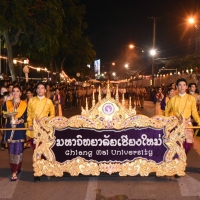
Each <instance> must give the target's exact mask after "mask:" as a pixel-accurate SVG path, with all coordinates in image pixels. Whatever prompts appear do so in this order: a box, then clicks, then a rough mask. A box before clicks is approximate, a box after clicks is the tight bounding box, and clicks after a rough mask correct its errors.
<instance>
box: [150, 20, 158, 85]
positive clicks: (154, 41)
mask: <svg viewBox="0 0 200 200" xmlns="http://www.w3.org/2000/svg"><path fill="white" fill-rule="evenodd" d="M149 18H150V19H153V47H152V50H154V51H155V45H156V20H157V19H160V17H149ZM154 65H155V54H154V55H153V54H152V68H151V75H152V86H153V87H154V85H155V84H154Z"/></svg>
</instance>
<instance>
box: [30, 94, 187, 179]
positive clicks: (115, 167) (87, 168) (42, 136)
mask: <svg viewBox="0 0 200 200" xmlns="http://www.w3.org/2000/svg"><path fill="white" fill-rule="evenodd" d="M106 103H109V104H112V105H113V107H114V113H113V114H112V115H109V116H107V115H106V114H105V113H103V111H102V106H103V105H104V104H106ZM83 113H84V114H82V115H76V116H73V117H71V118H69V119H67V118H65V117H55V118H53V119H48V118H43V119H42V120H40V122H35V123H34V137H35V142H36V149H35V151H34V155H33V167H34V172H35V173H34V175H35V176H42V175H47V176H57V177H61V176H63V173H64V172H68V173H69V174H70V175H71V176H78V175H79V174H83V175H94V176H99V175H100V173H101V172H105V173H108V174H112V173H116V172H117V173H119V175H120V176H127V175H129V176H136V175H138V174H139V175H141V176H148V175H149V174H150V173H152V172H155V173H156V175H157V176H172V175H175V174H178V175H179V176H184V175H185V172H184V171H185V168H186V155H185V151H184V149H183V146H182V143H183V141H184V140H185V134H184V128H185V125H184V124H185V122H184V119H183V118H181V119H177V118H176V117H169V118H167V117H164V116H154V117H152V118H149V117H147V116H144V115H136V113H135V112H134V111H133V110H131V111H130V110H128V109H126V108H125V107H123V106H122V105H121V104H120V103H119V102H118V101H116V100H114V99H112V98H111V97H109V98H105V99H103V100H101V101H100V102H98V103H97V104H96V105H95V106H94V107H93V108H91V110H88V111H87V112H86V111H85V112H83ZM67 127H71V128H89V129H91V128H92V129H117V130H120V129H126V128H130V127H135V128H142V127H152V128H155V129H161V128H164V131H165V136H164V138H163V141H164V143H165V145H166V146H167V147H168V150H167V152H166V154H165V160H164V161H163V162H161V163H159V164H157V163H155V162H154V161H151V160H146V159H142V158H138V159H135V160H134V161H132V162H123V163H109V162H108V163H106V162H103V163H97V162H95V161H86V160H85V159H83V158H81V157H76V158H75V159H73V160H68V161H66V162H64V163H58V162H57V161H55V157H54V154H53V152H52V151H51V146H52V145H53V144H54V142H55V136H54V129H58V130H62V129H64V128H67ZM43 156H44V157H45V159H43Z"/></svg>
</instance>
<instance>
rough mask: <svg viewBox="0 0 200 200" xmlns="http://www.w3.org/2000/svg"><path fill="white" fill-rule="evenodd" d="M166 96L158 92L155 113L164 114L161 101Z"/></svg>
mask: <svg viewBox="0 0 200 200" xmlns="http://www.w3.org/2000/svg"><path fill="white" fill-rule="evenodd" d="M163 98H164V95H163V93H157V94H156V106H155V115H163V112H162V110H161V101H162V99H163Z"/></svg>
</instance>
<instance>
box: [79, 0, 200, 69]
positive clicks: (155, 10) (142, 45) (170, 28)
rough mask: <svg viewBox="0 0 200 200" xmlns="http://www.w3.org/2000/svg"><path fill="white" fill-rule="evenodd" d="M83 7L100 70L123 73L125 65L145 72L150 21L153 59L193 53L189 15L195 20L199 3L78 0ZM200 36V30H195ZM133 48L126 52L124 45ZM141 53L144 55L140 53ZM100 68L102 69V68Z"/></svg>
mask: <svg viewBox="0 0 200 200" xmlns="http://www.w3.org/2000/svg"><path fill="white" fill-rule="evenodd" d="M80 2H81V3H82V4H85V5H86V10H87V14H86V15H85V17H84V20H85V22H87V24H88V28H87V30H86V31H85V35H86V36H88V37H89V38H90V41H91V43H92V44H93V48H94V50H95V51H96V53H97V55H96V58H97V59H101V70H102V71H103V70H104V69H105V70H108V69H111V66H112V65H111V64H112V62H115V63H116V65H115V67H114V69H113V70H114V71H119V72H121V71H123V70H125V68H124V64H125V63H129V66H130V68H131V69H133V70H146V71H148V68H149V66H150V65H151V57H150V55H149V49H151V48H152V41H153V20H152V19H150V18H149V17H160V19H158V20H157V22H156V49H157V51H158V54H157V56H156V57H157V58H171V57H174V56H178V55H187V54H192V53H194V51H195V38H196V37H195V34H196V33H195V31H196V30H195V28H194V26H193V25H189V24H188V22H187V19H188V17H189V16H195V17H196V18H197V13H198V12H197V10H198V7H199V10H200V0H81V1H80ZM199 34H200V30H199ZM130 43H132V44H134V45H135V46H136V48H134V49H133V50H130V49H129V47H128V45H129V44H130ZM142 50H143V51H144V52H142ZM103 66H104V68H103Z"/></svg>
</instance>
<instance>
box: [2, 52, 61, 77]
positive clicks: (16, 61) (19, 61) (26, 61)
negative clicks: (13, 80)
mask: <svg viewBox="0 0 200 200" xmlns="http://www.w3.org/2000/svg"><path fill="white" fill-rule="evenodd" d="M0 58H1V59H5V60H7V59H8V58H7V57H6V56H0ZM13 63H14V64H15V65H16V64H17V63H21V64H25V65H28V63H29V60H28V59H25V60H24V61H22V60H20V59H14V60H13ZM28 67H29V68H31V69H34V70H37V71H38V72H40V71H45V72H47V73H48V74H53V75H56V74H59V72H50V71H49V70H48V69H47V68H46V67H45V68H42V67H33V66H31V65H28Z"/></svg>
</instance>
